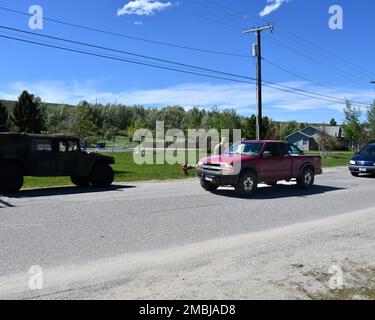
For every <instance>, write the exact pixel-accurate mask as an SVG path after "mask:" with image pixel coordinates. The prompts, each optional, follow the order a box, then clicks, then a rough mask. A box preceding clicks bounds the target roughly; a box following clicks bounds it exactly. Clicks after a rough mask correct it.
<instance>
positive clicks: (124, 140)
mask: <svg viewBox="0 0 375 320" xmlns="http://www.w3.org/2000/svg"><path fill="white" fill-rule="evenodd" d="M100 142H102V143H105V144H106V148H108V149H112V148H115V149H124V148H127V149H129V148H135V147H137V146H138V143H137V142H130V140H129V138H128V137H124V136H115V139H114V140H105V139H103V140H100ZM94 147H95V146H94Z"/></svg>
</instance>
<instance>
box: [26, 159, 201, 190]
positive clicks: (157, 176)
mask: <svg viewBox="0 0 375 320" xmlns="http://www.w3.org/2000/svg"><path fill="white" fill-rule="evenodd" d="M104 154H106V153H104ZM107 154H108V155H111V156H114V157H115V158H116V164H115V165H114V166H113V169H114V170H115V173H116V178H115V181H116V182H132V181H149V180H169V179H186V178H191V177H194V176H195V170H190V171H189V176H185V174H184V173H183V172H182V169H181V166H180V165H178V164H175V165H169V164H163V165H137V164H135V163H134V160H133V153H107ZM66 185H72V183H71V181H70V178H69V177H51V178H39V177H26V178H25V184H24V188H39V187H41V188H44V187H52V186H66Z"/></svg>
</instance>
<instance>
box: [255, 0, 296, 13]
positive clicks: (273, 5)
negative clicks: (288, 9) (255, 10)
mask: <svg viewBox="0 0 375 320" xmlns="http://www.w3.org/2000/svg"><path fill="white" fill-rule="evenodd" d="M289 1H290V0H267V3H268V5H267V6H266V7H265V8H264V9H263V10H262V11H261V12H260V13H259V15H260V16H261V17H264V16H267V15H269V14H270V13H272V12H274V11H276V10H278V9H279V8H280V7H281V6H282V5H283V4H284V3H287V2H289Z"/></svg>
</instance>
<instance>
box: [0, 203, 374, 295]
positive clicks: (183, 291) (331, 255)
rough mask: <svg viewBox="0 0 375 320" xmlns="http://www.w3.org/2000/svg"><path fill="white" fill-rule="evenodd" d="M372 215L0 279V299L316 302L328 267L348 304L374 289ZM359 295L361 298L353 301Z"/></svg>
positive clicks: (325, 291) (326, 286) (326, 281)
mask: <svg viewBox="0 0 375 320" xmlns="http://www.w3.org/2000/svg"><path fill="white" fill-rule="evenodd" d="M374 231H375V208H370V209H366V210H362V211H358V212H352V213H348V214H343V215H339V216H334V217H329V218H325V219H321V220H316V221H312V222H306V223H298V224H293V225H290V226H286V227H282V228H277V229H272V230H267V231H262V232H253V233H248V234H243V235H239V236H231V237H225V238H221V239H216V240H210V241H205V242H200V243H197V244H191V245H186V246H181V247H178V248H174V249H168V250H153V251H150V252H145V253H140V254H129V255H123V256H118V257H115V258H110V259H104V260H98V261H94V262H92V263H89V264H84V265H70V266H62V267H59V268H54V269H49V270H44V289H43V290H41V291H30V290H28V288H27V283H28V277H29V276H28V275H25V274H19V275H14V276H11V277H6V278H0V298H16V299H324V298H328V299H330V298H336V297H340V292H343V291H340V290H338V291H330V288H329V281H330V278H331V277H332V276H333V275H331V274H329V268H330V267H331V266H332V265H337V266H339V267H340V268H342V270H343V284H344V287H343V289H344V290H346V291H345V292H349V294H347V295H345V296H343V297H344V298H348V299H351V298H353V299H357V298H360V299H366V298H370V297H371V296H366V291H365V290H363V289H366V290H370V289H372V290H373V289H374V288H375V285H374V282H375V279H374V274H375V249H374V246H373V244H374V240H375V232H374ZM361 293H363V294H362V295H361Z"/></svg>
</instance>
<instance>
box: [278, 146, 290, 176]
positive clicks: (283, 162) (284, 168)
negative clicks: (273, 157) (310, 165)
mask: <svg viewBox="0 0 375 320" xmlns="http://www.w3.org/2000/svg"><path fill="white" fill-rule="evenodd" d="M278 145H279V149H280V154H281V159H280V162H279V164H278V166H279V169H280V178H279V180H290V179H291V178H292V161H293V159H292V156H291V155H290V154H289V150H288V147H287V145H286V144H285V143H279V144H278Z"/></svg>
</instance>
